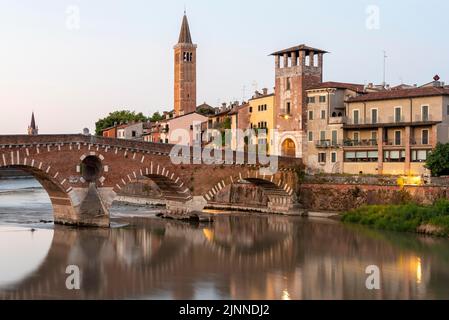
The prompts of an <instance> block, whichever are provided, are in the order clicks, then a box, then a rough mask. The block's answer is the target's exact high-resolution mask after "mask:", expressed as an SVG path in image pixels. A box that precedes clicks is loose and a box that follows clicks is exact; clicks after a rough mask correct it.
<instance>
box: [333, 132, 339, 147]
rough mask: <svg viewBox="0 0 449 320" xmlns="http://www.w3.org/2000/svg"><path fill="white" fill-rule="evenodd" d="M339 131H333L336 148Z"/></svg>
mask: <svg viewBox="0 0 449 320" xmlns="http://www.w3.org/2000/svg"><path fill="white" fill-rule="evenodd" d="M337 140H338V131H337V130H333V131H332V145H333V146H336V145H337V144H338V141H337Z"/></svg>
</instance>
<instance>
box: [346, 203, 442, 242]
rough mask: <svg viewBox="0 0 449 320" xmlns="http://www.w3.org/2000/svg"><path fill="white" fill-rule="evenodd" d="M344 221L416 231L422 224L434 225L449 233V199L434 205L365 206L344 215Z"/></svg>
mask: <svg viewBox="0 0 449 320" xmlns="http://www.w3.org/2000/svg"><path fill="white" fill-rule="evenodd" d="M342 221H343V222H346V223H355V224H361V225H365V226H369V227H373V228H376V229H383V230H392V231H401V232H416V231H417V229H418V228H419V227H420V226H422V225H427V224H429V225H433V226H436V227H439V228H442V229H443V230H444V234H445V235H448V234H449V200H446V199H442V200H438V201H437V202H436V203H435V204H434V205H432V206H419V205H417V204H414V203H411V204H405V205H383V206H364V207H361V208H358V209H355V210H352V211H349V212H347V213H345V214H344V215H343V218H342Z"/></svg>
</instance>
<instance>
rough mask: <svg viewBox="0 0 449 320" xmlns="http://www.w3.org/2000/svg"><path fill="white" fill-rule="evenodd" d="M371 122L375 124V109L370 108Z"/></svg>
mask: <svg viewBox="0 0 449 320" xmlns="http://www.w3.org/2000/svg"><path fill="white" fill-rule="evenodd" d="M371 123H372V124H377V109H371Z"/></svg>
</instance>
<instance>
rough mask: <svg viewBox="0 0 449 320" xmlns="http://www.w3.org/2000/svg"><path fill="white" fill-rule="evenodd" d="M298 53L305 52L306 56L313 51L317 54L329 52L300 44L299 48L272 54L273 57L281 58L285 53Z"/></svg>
mask: <svg viewBox="0 0 449 320" xmlns="http://www.w3.org/2000/svg"><path fill="white" fill-rule="evenodd" d="M297 51H305V52H306V54H308V53H309V52H311V51H313V52H315V53H328V52H327V51H324V50H321V49H317V48H312V47H309V46H306V45H305V44H300V45H299V46H295V47H291V48H288V49H284V50H281V51H277V52H274V53H272V54H271V56H280V55H284V53H292V52H297Z"/></svg>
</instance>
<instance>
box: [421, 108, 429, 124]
mask: <svg viewBox="0 0 449 320" xmlns="http://www.w3.org/2000/svg"><path fill="white" fill-rule="evenodd" d="M421 120H422V121H429V106H422V107H421Z"/></svg>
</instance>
